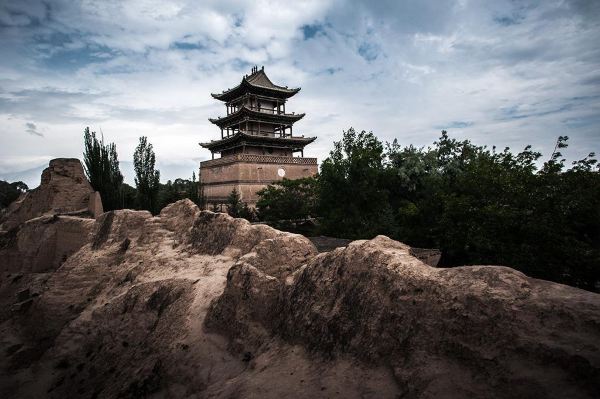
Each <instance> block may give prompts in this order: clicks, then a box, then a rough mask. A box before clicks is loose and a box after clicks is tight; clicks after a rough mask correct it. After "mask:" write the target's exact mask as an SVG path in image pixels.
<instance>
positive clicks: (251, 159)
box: [200, 67, 317, 206]
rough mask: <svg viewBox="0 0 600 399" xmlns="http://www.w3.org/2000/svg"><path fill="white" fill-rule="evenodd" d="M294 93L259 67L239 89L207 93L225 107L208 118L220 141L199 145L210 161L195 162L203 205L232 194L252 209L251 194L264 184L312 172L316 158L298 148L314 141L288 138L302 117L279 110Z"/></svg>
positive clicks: (255, 197) (253, 198) (219, 201)
mask: <svg viewBox="0 0 600 399" xmlns="http://www.w3.org/2000/svg"><path fill="white" fill-rule="evenodd" d="M299 91H300V88H296V89H289V88H288V87H287V86H286V87H283V86H278V85H275V84H273V83H272V82H271V80H270V79H269V78H268V77H267V75H266V74H265V71H264V67H262V68H261V69H258V67H253V68H252V73H251V74H250V75H246V76H244V77H243V78H242V81H241V83H240V84H239V85H237V86H235V87H234V88H232V89H228V90H226V91H224V92H222V93H220V94H212V96H213V97H214V98H215V99H217V100H220V101H223V102H224V103H225V107H226V109H227V115H226V116H223V117H219V118H216V119H213V118H211V119H209V120H210V121H211V122H212V123H214V124H215V125H217V126H218V127H219V128H220V130H221V138H220V139H219V140H212V141H210V142H208V143H200V145H201V146H202V147H203V148H207V149H209V150H210V151H211V153H212V159H211V160H209V161H204V162H201V163H200V177H201V181H202V186H203V189H204V195H205V197H206V201H207V205H209V206H210V205H212V206H214V205H223V204H226V202H227V197H228V196H229V194H231V192H232V191H233V189H236V190H237V192H238V193H239V194H240V197H241V199H242V201H244V202H246V203H248V205H250V206H255V205H256V201H257V200H258V195H257V194H256V193H257V192H258V191H259V190H261V189H263V188H265V187H266V186H267V185H269V184H272V183H274V182H276V181H278V180H282V179H283V178H288V179H298V178H303V177H309V176H313V175H315V174H316V173H317V159H316V158H304V147H305V146H306V145H307V144H310V143H312V142H313V141H314V140H315V139H316V137H304V136H298V135H294V134H293V130H292V127H293V125H294V123H295V122H297V121H299V120H300V119H302V118H303V117H304V114H296V113H294V112H292V113H286V111H285V105H286V102H287V100H288V99H289V98H290V97H292V96H294V95H295V94H296V93H298V92H299ZM298 153H299V156H297V155H298ZM215 154H220V158H215Z"/></svg>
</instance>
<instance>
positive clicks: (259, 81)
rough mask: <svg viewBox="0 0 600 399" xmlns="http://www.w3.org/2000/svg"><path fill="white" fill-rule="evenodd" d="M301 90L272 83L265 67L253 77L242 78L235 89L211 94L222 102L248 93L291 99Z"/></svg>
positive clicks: (254, 73)
mask: <svg viewBox="0 0 600 399" xmlns="http://www.w3.org/2000/svg"><path fill="white" fill-rule="evenodd" d="M299 91H300V88H299V87H298V88H296V89H289V88H288V87H287V86H286V87H283V86H278V85H276V84H274V83H273V82H271V80H270V79H269V77H268V76H267V74H266V73H265V69H264V67H263V68H262V69H256V71H255V72H253V73H252V74H251V75H246V76H244V77H243V78H242V82H241V83H240V84H239V85H237V86H235V87H234V88H233V89H228V90H225V91H223V92H222V93H220V94H214V93H213V94H211V96H213V97H214V98H216V99H217V100H221V101H231V100H234V99H236V98H238V97H241V96H242V95H244V94H246V93H252V94H257V95H263V96H267V97H276V98H282V99H284V98H290V97H292V96H293V95H294V94H296V93H298V92H299Z"/></svg>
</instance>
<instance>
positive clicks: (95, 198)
mask: <svg viewBox="0 0 600 399" xmlns="http://www.w3.org/2000/svg"><path fill="white" fill-rule="evenodd" d="M101 213H102V201H101V199H100V195H99V194H98V193H97V192H95V191H94V190H93V189H92V186H91V185H90V183H89V182H88V180H87V179H86V177H85V174H84V172H83V167H82V166H81V162H79V160H78V159H76V158H57V159H53V160H51V161H50V164H49V166H48V167H47V168H46V169H44V171H43V172H42V179H41V183H40V185H39V187H37V188H35V189H33V190H31V191H29V192H27V193H25V194H24V195H22V196H21V197H19V199H18V200H17V201H15V202H13V203H12V204H11V205H10V206H9V207H8V210H7V211H6V212H5V213H4V215H3V216H2V217H1V218H0V230H4V231H9V230H11V229H13V228H16V227H18V226H19V225H20V224H21V223H23V222H25V221H27V220H30V219H34V218H37V217H39V216H42V215H53V214H72V215H74V214H77V215H80V216H87V217H93V218H95V217H97V216H99V215H100V214H101Z"/></svg>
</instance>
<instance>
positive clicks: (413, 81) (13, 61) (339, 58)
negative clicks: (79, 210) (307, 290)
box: [0, 0, 600, 186]
mask: <svg viewBox="0 0 600 399" xmlns="http://www.w3.org/2000/svg"><path fill="white" fill-rule="evenodd" d="M599 21H600V1H596V0H588V1H586V0H561V1H558V0H557V1H555V0H540V1H517V0H513V1H504V0H495V1H472V0H456V1H451V0H414V1H409V0H406V1H394V0H381V1H379V0H377V1H375V0H373V1H364V2H361V1H351V0H348V1H343V0H315V1H312V0H306V1H289V2H288V1H261V0H252V1H233V0H217V1H209V0H206V1H193V0H190V1H184V0H181V1H167V0H157V1H153V0H139V1H110V0H103V1H98V0H90V1H88V0H79V1H75V0H49V1H29V0H15V1H6V0H2V1H1V2H0V178H2V179H8V180H16V179H24V180H25V182H26V183H28V184H30V185H31V186H35V185H37V184H39V172H40V170H41V169H42V168H43V167H44V166H46V165H47V162H48V160H50V159H52V158H56V157H79V158H80V157H81V153H82V147H83V143H82V132H83V129H84V128H85V126H90V128H91V129H92V130H95V131H97V132H103V134H104V138H105V140H106V141H112V142H115V143H116V145H117V149H118V152H119V158H120V160H121V164H122V169H123V172H124V174H125V175H126V180H127V181H128V182H130V183H132V182H133V175H132V167H131V161H132V153H133V150H134V148H135V145H136V143H137V140H138V137H139V136H141V135H145V136H148V138H149V140H150V141H151V142H152V144H153V145H154V148H155V151H156V155H157V161H158V163H159V165H158V166H159V168H160V169H161V172H162V180H163V181H165V180H166V179H173V178H175V177H188V176H191V173H192V171H193V170H195V169H196V168H197V167H198V162H199V161H201V160H203V159H207V158H209V157H210V153H209V152H208V151H207V150H204V149H201V148H200V147H199V146H198V142H200V141H206V140H210V139H215V138H217V136H219V135H220V131H219V129H218V128H217V127H215V126H213V125H211V124H210V123H209V122H208V118H209V117H215V116H218V115H222V114H223V113H224V111H225V107H224V106H223V105H222V104H221V103H219V102H218V101H216V100H214V99H212V98H211V96H210V93H211V92H220V91H222V90H224V89H227V88H229V87H233V86H235V85H236V84H238V83H239V81H240V80H241V77H242V75H244V74H246V73H249V72H250V69H251V68H252V66H253V65H258V66H259V67H260V66H262V65H264V66H265V71H266V72H267V74H268V75H269V76H270V77H271V79H272V80H273V81H274V82H275V83H279V84H281V85H287V86H290V87H301V88H302V91H301V92H300V93H299V94H298V95H296V96H295V97H294V98H292V100H291V101H290V102H289V103H288V107H286V109H287V110H288V111H295V112H306V114H307V116H306V117H305V118H304V119H303V120H302V121H300V122H299V123H298V124H297V125H296V126H295V128H294V133H297V134H303V135H305V136H318V140H317V141H316V142H315V143H314V144H312V145H311V146H309V147H308V148H307V150H306V151H305V154H306V156H316V157H318V158H319V159H323V158H324V157H325V156H326V155H327V154H328V152H329V149H330V148H331V144H332V143H333V141H335V140H338V139H339V138H340V136H341V133H342V130H344V129H347V128H348V127H350V126H353V127H355V128H356V129H360V130H362V129H364V130H372V131H373V132H374V133H375V134H376V135H378V136H379V137H380V138H381V139H382V140H384V141H385V140H392V139H394V138H397V139H398V140H399V142H400V143H403V144H415V145H427V144H431V143H432V142H433V141H434V140H435V139H436V138H437V137H438V136H439V131H440V130H441V129H447V130H448V131H449V132H450V134H451V136H453V137H457V138H461V139H462V138H469V139H471V140H472V141H474V142H475V143H477V144H487V145H496V146H497V147H499V148H503V147H505V146H509V147H511V149H513V150H515V151H516V150H520V149H522V148H523V147H524V146H525V145H526V144H532V145H534V148H536V149H537V150H539V151H542V152H543V153H544V154H546V155H548V154H549V153H550V152H551V151H552V148H553V146H554V142H555V140H556V137H557V136H559V135H568V136H569V137H570V138H571V140H570V141H571V145H570V147H569V149H568V151H566V155H567V156H568V157H569V158H570V159H571V160H572V159H576V158H577V159H578V158H580V157H583V156H585V155H586V154H587V153H588V152H591V151H595V152H597V153H599V152H600V45H598V43H600V23H599Z"/></svg>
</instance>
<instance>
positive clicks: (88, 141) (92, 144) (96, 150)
mask: <svg viewBox="0 0 600 399" xmlns="http://www.w3.org/2000/svg"><path fill="white" fill-rule="evenodd" d="M83 139H84V153H83V163H84V169H85V173H86V175H87V177H88V179H89V181H90V184H91V185H92V187H93V188H94V190H96V191H98V192H100V196H101V197H102V205H103V207H104V210H107V211H110V210H114V209H121V208H123V205H124V204H123V192H122V187H121V185H122V184H123V175H122V174H121V171H120V170H119V159H118V156H117V146H116V145H115V144H114V143H109V144H106V145H105V144H104V140H98V139H97V138H96V132H90V129H89V127H86V128H85V130H84V133H83Z"/></svg>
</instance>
